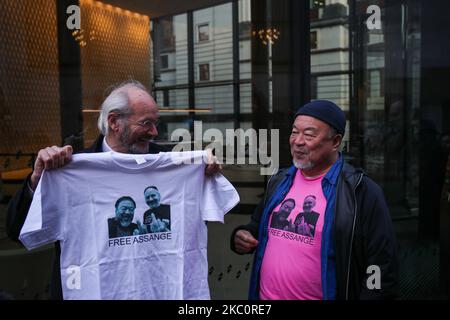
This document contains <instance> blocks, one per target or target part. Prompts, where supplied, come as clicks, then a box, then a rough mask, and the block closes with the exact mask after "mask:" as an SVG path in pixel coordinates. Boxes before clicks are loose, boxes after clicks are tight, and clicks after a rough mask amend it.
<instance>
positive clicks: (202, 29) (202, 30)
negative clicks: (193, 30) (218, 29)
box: [197, 23, 209, 42]
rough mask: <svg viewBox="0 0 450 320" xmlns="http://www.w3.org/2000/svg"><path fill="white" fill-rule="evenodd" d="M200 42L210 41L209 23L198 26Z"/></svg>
mask: <svg viewBox="0 0 450 320" xmlns="http://www.w3.org/2000/svg"><path fill="white" fill-rule="evenodd" d="M197 28H198V42H202V41H208V40H209V23H204V24H200V25H198V27H197Z"/></svg>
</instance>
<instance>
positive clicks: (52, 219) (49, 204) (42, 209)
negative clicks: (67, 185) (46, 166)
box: [19, 171, 67, 250]
mask: <svg viewBox="0 0 450 320" xmlns="http://www.w3.org/2000/svg"><path fill="white" fill-rule="evenodd" d="M59 180H60V179H58V177H57V176H56V174H55V172H54V171H53V172H50V171H44V173H43V174H42V176H41V179H40V181H39V184H38V186H37V188H36V191H35V192H34V196H33V201H32V202H31V205H30V209H29V210H28V215H27V218H26V220H25V223H24V225H23V227H22V230H21V231H20V236H19V240H20V241H21V242H22V243H23V245H24V246H25V247H26V248H27V249H28V250H31V249H34V248H37V247H40V246H43V245H45V244H48V243H52V242H55V241H58V240H63V239H64V230H63V225H64V224H63V220H64V213H65V212H67V210H64V208H62V205H63V203H64V199H63V198H64V197H65V196H66V194H65V193H64V192H63V191H62V189H61V183H60V181H59Z"/></svg>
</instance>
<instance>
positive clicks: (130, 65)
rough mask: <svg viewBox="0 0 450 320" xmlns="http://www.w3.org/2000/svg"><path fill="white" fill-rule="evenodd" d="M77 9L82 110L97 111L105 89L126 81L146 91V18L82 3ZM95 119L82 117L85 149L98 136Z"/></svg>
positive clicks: (91, 115) (86, 1)
mask: <svg viewBox="0 0 450 320" xmlns="http://www.w3.org/2000/svg"><path fill="white" fill-rule="evenodd" d="M80 6H81V17H82V18H81V28H82V33H83V36H82V37H80V38H79V44H80V47H81V70H82V71H81V73H82V85H83V109H84V110H95V109H99V108H100V105H101V103H102V101H103V99H104V97H105V96H106V93H108V92H106V91H105V89H107V88H111V86H112V85H114V84H117V83H120V82H123V81H125V80H127V79H131V78H132V79H134V80H138V81H141V82H142V83H143V84H144V85H145V86H147V87H149V85H150V74H151V70H150V68H151V65H150V22H149V18H148V17H147V16H143V15H139V14H136V13H132V12H129V11H126V10H123V9H121V8H117V7H113V6H111V5H105V4H103V3H100V2H96V1H89V0H82V1H80ZM80 32H81V31H80ZM97 118H98V113H95V112H84V114H83V119H84V120H83V121H84V123H83V126H84V137H85V145H86V146H89V145H90V144H91V143H92V142H93V140H94V139H95V138H96V137H97V135H98V130H97Z"/></svg>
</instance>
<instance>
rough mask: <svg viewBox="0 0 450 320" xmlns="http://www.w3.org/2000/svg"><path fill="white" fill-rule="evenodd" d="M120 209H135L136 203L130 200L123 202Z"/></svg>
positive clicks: (120, 203)
mask: <svg viewBox="0 0 450 320" xmlns="http://www.w3.org/2000/svg"><path fill="white" fill-rule="evenodd" d="M118 207H119V208H120V207H133V208H134V203H133V202H132V201H130V200H128V199H125V200H122V201H120V202H119V205H118Z"/></svg>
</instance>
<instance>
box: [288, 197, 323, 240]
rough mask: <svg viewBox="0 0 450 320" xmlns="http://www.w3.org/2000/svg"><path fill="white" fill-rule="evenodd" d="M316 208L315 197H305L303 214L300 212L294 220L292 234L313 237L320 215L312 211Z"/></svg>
mask: <svg viewBox="0 0 450 320" xmlns="http://www.w3.org/2000/svg"><path fill="white" fill-rule="evenodd" d="M315 206H316V196H314V195H309V196H306V197H305V200H304V201H303V212H300V213H299V214H298V215H297V216H296V217H295V220H294V232H295V233H298V234H301V235H304V236H308V237H314V233H315V231H316V224H317V220H318V219H319V216H320V214H319V213H318V212H315V211H313V208H314V207H315Z"/></svg>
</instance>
